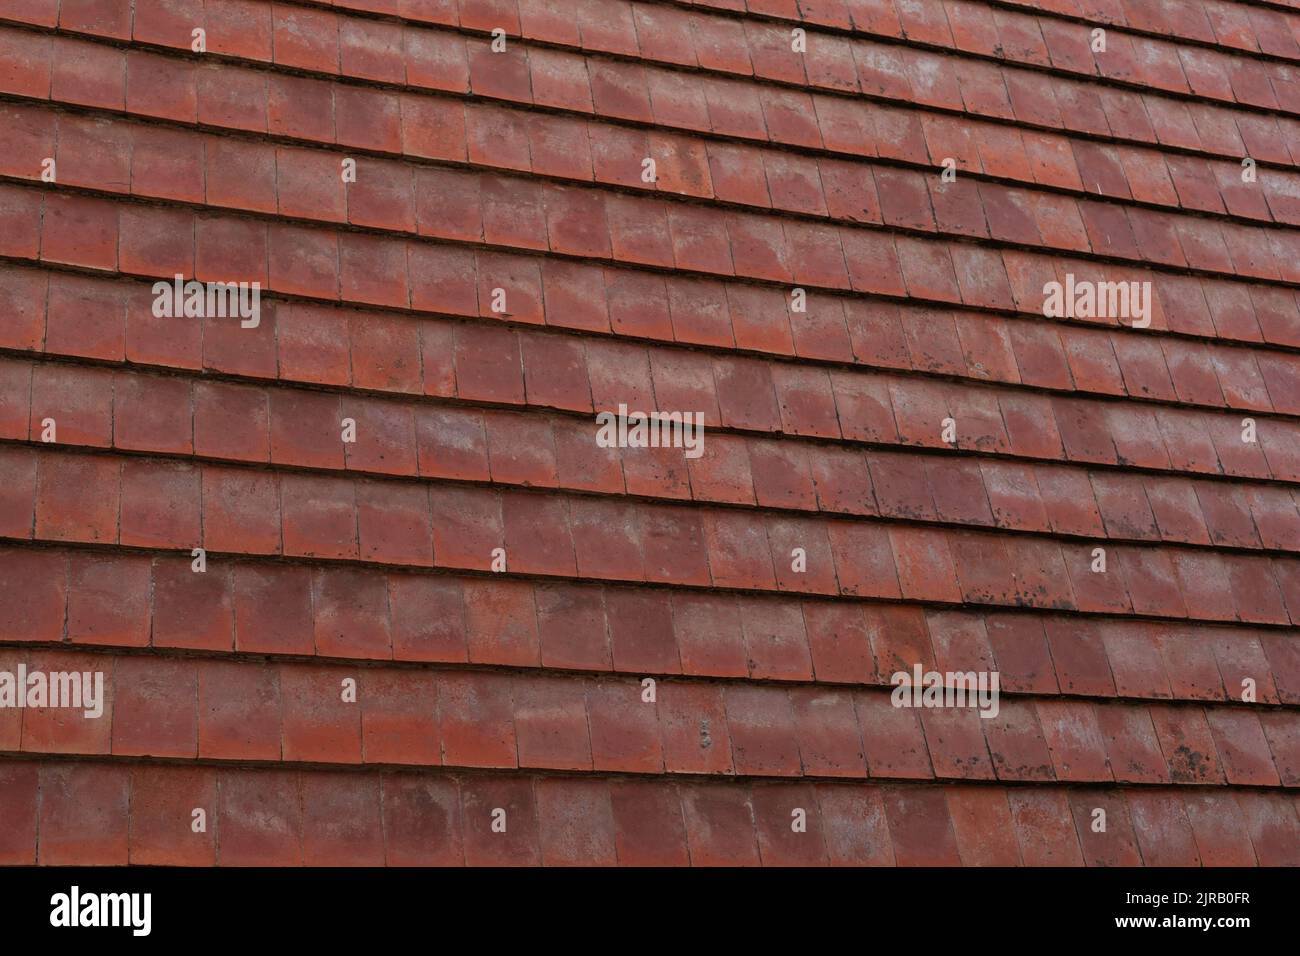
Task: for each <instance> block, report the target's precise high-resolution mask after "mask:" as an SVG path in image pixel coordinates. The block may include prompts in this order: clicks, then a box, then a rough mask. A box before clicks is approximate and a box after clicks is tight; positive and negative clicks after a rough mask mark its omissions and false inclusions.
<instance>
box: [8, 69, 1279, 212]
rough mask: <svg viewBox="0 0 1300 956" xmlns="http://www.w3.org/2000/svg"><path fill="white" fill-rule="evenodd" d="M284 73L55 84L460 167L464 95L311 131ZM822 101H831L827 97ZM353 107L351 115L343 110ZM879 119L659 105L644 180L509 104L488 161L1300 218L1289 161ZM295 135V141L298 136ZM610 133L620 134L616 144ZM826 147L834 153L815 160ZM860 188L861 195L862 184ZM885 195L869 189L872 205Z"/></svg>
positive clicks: (353, 90) (659, 186)
mask: <svg viewBox="0 0 1300 956" xmlns="http://www.w3.org/2000/svg"><path fill="white" fill-rule="evenodd" d="M205 78H206V79H205ZM285 81H286V80H285V78H284V77H283V76H281V75H277V74H274V73H272V74H262V73H259V72H255V71H248V76H247V78H246V82H245V83H243V84H239V85H236V86H234V87H233V88H232V87H231V86H230V85H229V83H228V82H226V81H225V80H224V79H223V81H222V82H220V84H219V83H218V81H217V79H216V77H215V75H214V74H213V73H200V78H199V81H198V82H197V83H196V84H195V94H194V96H195V106H194V107H193V108H190V109H188V110H187V109H185V108H184V106H183V105H182V104H179V103H178V104H159V105H158V106H156V107H151V106H150V104H147V103H145V104H141V103H139V102H138V101H136V102H126V101H125V99H124V97H122V96H116V97H114V96H111V95H105V93H104V91H103V90H102V89H101V88H99V87H95V88H92V89H88V90H86V91H85V92H84V93H82V92H81V91H77V90H69V89H67V88H66V87H65V86H63V85H55V84H51V90H50V94H51V96H52V98H53V99H54V100H55V101H57V102H61V103H71V104H76V105H84V106H90V107H93V108H95V109H97V110H100V111H104V112H116V113H121V112H126V113H127V115H131V114H137V115H141V116H151V117H152V116H159V115H161V116H163V117H165V118H167V119H169V120H171V121H173V122H178V123H182V122H183V123H195V122H198V123H200V124H202V125H205V126H217V127H223V128H227V129H238V130H246V131H260V132H266V131H267V129H268V122H269V120H275V121H278V122H275V123H273V124H272V126H271V129H272V131H273V132H275V133H277V135H279V136H282V137H285V138H288V139H292V138H301V139H304V140H306V141H307V142H310V141H312V140H313V139H314V140H317V141H319V140H321V139H322V138H325V139H326V140H327V141H328V140H329V138H330V137H337V138H338V140H339V141H340V142H341V143H346V144H347V145H348V146H350V147H353V148H362V149H367V150H372V151H375V152H379V153H402V154H406V155H410V156H419V157H421V158H435V159H439V160H444V161H450V160H455V161H458V162H462V163H463V162H466V161H467V158H468V155H469V152H470V149H469V148H467V147H468V145H469V144H467V143H466V141H465V139H464V137H463V136H459V137H458V136H457V135H456V133H457V130H461V131H462V132H463V130H464V129H465V127H466V124H467V110H466V104H465V103H464V101H463V99H461V98H456V99H450V98H448V97H447V96H445V95H444V96H429V95H415V94H400V95H399V94H396V93H389V94H380V93H376V92H375V91H373V90H371V89H370V88H368V87H355V86H354V87H348V86H334V87H333V88H332V92H333V95H332V96H328V97H325V98H324V100H323V101H322V102H321V103H320V104H319V106H320V109H321V110H323V111H324V113H325V114H327V115H329V114H332V113H334V112H336V107H335V104H336V103H338V105H339V107H342V108H345V109H346V107H348V106H349V105H350V103H351V102H353V101H357V102H362V103H365V105H367V106H368V107H370V108H371V109H375V110H377V111H378V116H377V117H372V118H370V119H369V121H368V122H367V123H361V124H358V123H356V121H354V120H352V121H350V120H347V119H346V118H345V119H344V120H343V121H342V122H341V123H335V124H324V123H322V124H321V125H320V126H319V127H317V128H314V129H312V130H307V129H296V128H295V127H294V126H293V125H286V124H285V120H286V117H285V115H284V114H283V112H282V109H277V108H276V107H279V106H280V104H279V103H278V102H277V100H276V97H275V95H274V93H275V89H274V87H275V86H276V84H278V83H283V82H285ZM245 87H246V89H245ZM14 92H18V93H28V94H37V93H39V94H40V95H41V96H44V94H43V93H41V92H40V91H39V90H38V89H37V88H36V87H33V88H32V89H31V90H28V89H27V88H26V87H24V86H22V85H21V84H19V85H16V87H15V90H14ZM830 102H832V103H834V102H835V101H834V100H832V101H830ZM848 102H850V103H851V102H852V101H848ZM124 103H125V110H124V109H123V106H124ZM556 109H559V107H556ZM825 109H826V110H834V108H833V107H830V106H827V107H826V108H825ZM838 110H839V113H840V114H842V113H843V112H844V108H843V106H842V104H841V105H839V107H838ZM588 112H590V111H589V110H588ZM343 115H344V116H345V117H346V113H344V114H343ZM477 115H478V113H477V111H475V110H473V109H470V110H469V111H468V117H469V118H468V126H469V129H471V130H473V128H474V126H475V122H474V120H475V118H476V117H477ZM836 115H837V114H836V113H835V112H833V111H832V112H831V113H830V114H829V116H830V117H834V116H836ZM874 115H875V114H874V113H867V114H863V116H858V117H854V120H855V121H856V122H854V121H849V120H848V118H847V117H843V118H841V119H840V120H839V121H838V122H837V123H836V125H837V126H839V127H850V128H851V127H854V126H857V127H859V128H861V130H862V132H861V133H860V134H859V135H858V139H859V140H861V143H857V142H852V141H850V140H848V139H845V138H844V136H843V135H840V136H831V135H828V133H827V132H826V131H823V135H822V137H821V139H820V140H819V141H817V142H797V143H796V145H800V146H801V147H802V148H803V149H804V150H805V155H792V154H790V153H788V152H786V151H783V150H780V149H776V148H763V147H759V146H753V145H745V144H743V143H739V144H738V143H736V142H734V141H732V140H728V139H721V138H719V136H718V134H719V133H724V134H726V133H730V134H731V135H740V134H738V133H736V132H735V131H731V130H725V129H724V130H719V129H718V128H716V127H714V126H713V124H712V123H692V122H685V121H683V120H682V119H680V118H678V117H675V116H673V115H671V114H668V115H660V114H657V113H656V114H653V115H652V116H651V117H650V118H649V119H653V121H654V122H655V123H656V124H657V126H656V127H653V128H652V129H651V131H649V134H648V135H647V136H646V141H645V143H644V144H643V149H644V150H645V154H646V155H650V156H656V157H660V158H661V160H662V159H663V158H669V159H672V158H677V159H678V161H679V162H680V161H681V158H682V157H684V158H686V159H688V160H692V163H691V164H690V166H689V167H688V168H687V169H685V170H681V171H674V170H673V169H672V168H671V166H669V167H668V168H666V169H665V174H664V176H663V177H662V178H661V179H660V180H659V181H657V182H655V183H642V182H641V180H640V178H639V177H637V176H631V175H628V172H627V170H626V169H622V170H621V169H619V167H618V165H617V164H616V163H613V162H611V161H610V159H609V158H608V156H607V154H608V153H609V152H610V150H611V148H613V147H617V146H618V145H620V144H619V143H618V142H617V137H618V136H619V135H621V136H622V138H623V139H624V140H625V141H631V140H635V139H636V138H637V137H638V135H639V130H638V129H637V128H635V127H630V128H626V129H624V130H622V131H620V130H618V129H611V128H609V127H606V126H604V125H602V124H600V123H597V122H595V121H589V120H586V119H582V118H580V117H575V116H573V115H565V114H563V113H556V112H548V113H525V112H520V111H517V110H510V111H509V112H508V116H509V120H510V124H511V125H512V126H517V125H523V126H524V127H526V129H525V131H524V134H523V135H526V136H527V137H528V138H529V139H530V140H531V141H532V149H531V152H532V153H535V154H536V155H533V156H530V155H529V154H528V153H525V152H519V151H510V152H506V153H502V154H500V155H497V156H496V157H494V161H493V162H491V163H488V164H486V165H489V166H491V167H498V168H499V167H505V168H517V169H523V170H528V169H529V168H530V166H531V167H532V169H533V171H535V172H538V173H544V174H546V175H550V176H556V177H562V178H570V179H576V180H579V181H592V180H593V179H594V180H595V181H598V182H608V183H616V184H619V185H623V186H630V187H634V188H641V189H648V190H650V191H660V192H666V193H669V194H677V195H704V196H714V197H716V198H719V199H725V200H728V201H733V202H742V203H746V204H753V205H758V206H762V207H770V206H776V207H778V208H790V209H793V210H794V211H797V212H801V213H805V214H815V213H817V212H818V211H821V212H822V213H823V214H825V208H826V206H827V205H828V203H827V198H829V200H830V202H829V205H830V206H831V207H832V209H831V212H832V214H833V215H836V216H837V217H841V218H842V217H845V216H848V217H850V218H854V219H856V218H861V217H862V216H863V215H864V214H863V212H862V211H861V210H855V209H854V208H853V207H852V206H851V205H848V204H846V203H845V202H844V201H842V200H841V201H840V202H838V203H837V202H836V200H837V199H838V198H839V197H840V194H841V193H845V192H850V193H851V192H852V190H851V189H850V188H848V187H850V186H852V185H854V184H855V183H854V181H855V179H856V178H862V177H865V179H866V181H867V182H868V183H870V181H871V179H872V173H873V170H874V171H877V175H878V176H879V177H880V179H881V180H882V183H881V185H882V187H884V188H885V189H886V190H890V188H891V187H893V185H894V184H895V183H896V182H897V183H902V184H904V185H908V186H910V187H911V188H912V190H913V192H915V191H917V190H919V191H920V192H921V193H922V194H924V191H925V184H924V180H922V179H920V178H919V177H918V176H917V175H916V174H915V173H914V172H909V171H908V170H906V169H904V168H899V167H900V166H911V167H913V168H920V169H922V170H925V171H927V172H928V170H929V168H930V167H932V166H934V165H939V164H941V163H942V162H943V161H944V160H950V161H952V162H954V163H955V164H956V167H957V168H958V169H960V170H961V171H962V173H963V176H964V177H967V178H970V179H971V180H972V181H978V180H983V179H989V180H993V181H1004V180H1009V181H1010V182H1011V183H1013V184H1017V183H1022V184H1035V185H1037V186H1040V187H1046V188H1048V189H1050V190H1052V191H1053V192H1054V193H1055V192H1060V191H1063V192H1068V193H1071V194H1074V195H1076V196H1081V195H1087V194H1093V195H1099V196H1104V197H1106V198H1107V199H1110V200H1112V201H1119V202H1125V203H1127V202H1130V201H1133V202H1138V203H1141V204H1147V205H1154V206H1157V207H1173V208H1178V207H1180V206H1182V207H1184V208H1187V209H1190V210H1195V211H1197V212H1201V213H1206V214H1213V215H1219V216H1227V217H1230V218H1234V219H1245V220H1247V221H1250V220H1262V221H1265V222H1269V221H1274V220H1276V221H1278V222H1284V223H1288V224H1291V225H1294V224H1295V223H1296V222H1297V220H1298V219H1300V212H1298V211H1297V204H1296V200H1295V198H1294V197H1295V195H1296V194H1297V192H1298V190H1297V182H1296V178H1295V175H1294V173H1293V172H1291V171H1290V170H1289V169H1280V168H1279V169H1270V170H1269V172H1268V173H1267V175H1266V176H1265V177H1264V179H1263V182H1262V190H1260V191H1255V190H1251V189H1246V188H1244V187H1243V186H1242V184H1241V164H1240V162H1239V161H1238V160H1217V159H1206V158H1201V157H1191V156H1187V155H1184V154H1182V153H1161V152H1159V151H1156V150H1152V149H1149V148H1145V147H1138V146H1131V145H1124V144H1110V143H1098V142H1092V141H1085V140H1081V139H1077V138H1076V139H1073V140H1071V139H1069V138H1066V137H1063V136H1061V135H1059V134H1055V133H1046V132H1030V131H1027V130H1021V129H1020V128H1018V127H1011V126H991V127H989V128H987V129H980V130H976V131H975V132H973V133H972V131H970V130H969V129H968V126H967V124H966V123H965V122H964V121H963V120H961V119H959V118H957V117H953V116H948V115H942V114H921V115H920V118H919V121H917V122H915V123H912V124H909V125H910V130H909V132H908V134H907V135H906V136H905V137H903V139H902V141H901V142H899V143H896V144H891V143H887V142H883V141H882V142H880V143H879V150H877V149H876V148H874V146H872V145H870V141H871V140H875V139H876V138H877V137H876V136H875V135H874V134H873V133H871V132H870V131H871V129H872V126H864V125H863V123H864V122H866V121H870V122H871V123H872V124H873V125H874V124H875V123H876V120H875V119H872V118H871V117H873V116H874ZM635 119H638V120H639V121H640V122H641V123H645V122H648V121H649V119H647V117H644V116H643V117H637V118H635ZM6 122H7V123H12V124H13V125H14V127H15V130H16V131H21V132H22V133H23V134H24V135H31V136H33V138H37V137H40V136H42V132H43V131H42V130H40V128H39V127H37V128H36V129H33V130H28V127H30V126H32V125H33V124H35V123H37V122H38V118H36V117H33V116H32V115H31V113H30V112H29V111H26V110H21V109H19V110H15V111H14V113H13V114H11V115H9V116H7V117H6ZM765 124H766V121H765V120H763V119H762V117H759V118H758V121H757V122H755V123H754V124H753V125H752V129H750V130H748V131H746V132H747V135H744V136H743V137H742V138H744V139H751V140H757V141H766V140H767V139H768V137H769V136H771V137H772V138H773V140H778V136H779V134H780V132H781V131H780V128H779V127H777V128H776V129H770V128H769V126H768V125H765ZM277 127H279V128H277ZM399 127H401V128H400V129H399ZM663 127H668V129H663ZM71 132H72V133H73V134H76V133H80V134H81V135H83V136H84V135H87V133H86V132H85V130H84V128H83V129H78V128H77V127H75V126H74V128H73V130H72V131H71ZM132 132H135V135H136V136H138V137H141V138H143V139H144V140H145V141H146V145H148V144H149V143H150V142H156V141H157V139H158V138H159V133H158V131H157V130H155V129H153V128H152V127H146V128H145V129H144V130H142V131H133V130H131V129H129V128H128V129H127V130H125V131H123V134H122V137H120V138H124V139H130V138H132V136H131V134H132ZM293 133H296V134H297V137H294V136H291V135H289V134H293ZM304 134H306V135H304ZM611 136H614V137H615V140H614V141H613V142H611V139H610V137H611ZM172 139H173V140H174V142H173V143H172V144H171V148H173V149H176V148H177V147H178V146H179V145H181V144H182V143H183V142H184V141H183V140H180V139H179V138H178V137H172ZM575 139H582V140H587V141H590V142H591V144H592V145H591V147H589V148H584V149H582V150H579V151H577V152H571V151H563V150H556V149H555V148H554V144H555V142H556V141H557V140H567V141H568V143H570V144H572V143H573V142H574V141H575ZM882 139H883V138H882ZM862 145H866V146H867V149H866V154H867V155H868V156H873V155H875V154H876V153H877V152H879V155H880V156H881V157H882V158H883V159H885V160H886V161H887V163H888V165H881V164H879V163H863V162H855V163H853V164H849V163H848V162H846V161H845V159H844V157H845V156H846V155H849V154H852V155H853V156H854V157H855V158H856V157H857V156H858V155H860V149H859V147H860V146H862ZM548 147H549V148H548ZM119 148H120V143H119ZM480 152H481V151H480ZM817 153H823V154H830V155H829V156H827V157H825V158H822V159H821V160H820V162H816V160H815V156H816V154H817ZM474 158H475V159H476V160H477V159H480V156H479V155H475V157H474ZM731 167H739V169H733V168H731ZM13 173H14V174H15V175H30V168H29V167H27V166H25V165H23V164H22V163H21V159H20V158H18V161H16V162H14V164H13ZM711 174H712V175H713V176H714V177H715V181H713V182H710V181H709V179H710V175H711ZM818 174H820V177H821V179H822V180H825V181H826V183H827V191H829V192H831V195H830V196H829V197H827V198H824V197H821V196H820V193H821V192H822V186H821V184H820V183H818V182H816V180H817V178H818ZM990 188H992V187H990ZM858 191H859V192H861V189H859V190H858ZM874 192H875V189H874V187H872V188H871V193H872V203H873V204H874V202H875V200H874ZM954 192H958V190H957V189H956V188H953V189H948V190H944V191H941V192H940V193H939V194H937V197H936V200H935V204H936V206H938V208H939V213H940V215H941V217H942V218H941V219H940V223H941V225H950V224H951V225H952V226H954V227H956V228H958V229H959V231H962V232H965V231H968V230H970V229H971V224H970V222H969V221H967V222H966V223H962V222H961V219H960V217H959V215H958V214H959V213H960V211H961V210H962V208H963V206H969V205H970V201H969V200H966V201H965V202H964V203H963V202H962V197H961V196H957V197H953V196H952V195H951V194H952V193H954ZM1001 195H1002V193H1000V192H997V191H994V198H995V199H997V198H1000V196H1001ZM1011 195H1012V196H1013V197H1014V198H1016V199H1017V200H1018V201H1019V202H1020V204H1021V205H1024V204H1025V202H1026V200H1027V199H1028V200H1037V201H1038V202H1040V203H1043V204H1045V205H1047V206H1048V208H1049V210H1050V211H1051V212H1052V213H1054V214H1055V217H1056V218H1058V219H1067V220H1068V219H1069V218H1075V219H1077V218H1078V217H1077V214H1076V215H1074V216H1073V217H1071V216H1070V214H1069V207H1068V206H1064V207H1063V206H1061V203H1060V198H1059V197H1056V196H1054V195H1046V196H1044V195H1042V194H1041V193H1038V192H1033V191H1030V190H1027V189H1023V188H1022V189H1015V190H1013V191H1012V192H1011ZM1030 204H1031V205H1032V202H1031V203H1030ZM893 212H894V210H893V209H890V208H887V209H886V210H885V214H886V215H887V216H890V219H891V221H892V220H893V219H894V218H896V217H894V216H892V215H891V214H892V213H893ZM897 218H901V223H900V224H903V225H906V224H908V223H909V220H908V219H907V218H906V217H897ZM877 221H879V216H878V213H877Z"/></svg>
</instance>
